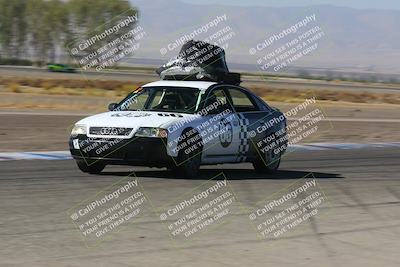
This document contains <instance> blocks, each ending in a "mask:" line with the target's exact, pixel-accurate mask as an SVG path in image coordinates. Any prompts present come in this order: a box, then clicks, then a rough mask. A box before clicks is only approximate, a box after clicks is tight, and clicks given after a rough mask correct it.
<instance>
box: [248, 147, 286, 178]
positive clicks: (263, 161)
mask: <svg viewBox="0 0 400 267" xmlns="http://www.w3.org/2000/svg"><path fill="white" fill-rule="evenodd" d="M260 155H261V156H262V157H263V158H261V157H260ZM281 155H282V154H281V153H279V154H275V153H274V150H273V149H269V150H268V151H266V152H264V153H260V154H259V155H257V159H256V160H255V161H254V162H253V167H254V169H255V170H256V171H257V172H263V173H274V172H276V171H277V170H278V169H279V165H280V164H281Z"/></svg>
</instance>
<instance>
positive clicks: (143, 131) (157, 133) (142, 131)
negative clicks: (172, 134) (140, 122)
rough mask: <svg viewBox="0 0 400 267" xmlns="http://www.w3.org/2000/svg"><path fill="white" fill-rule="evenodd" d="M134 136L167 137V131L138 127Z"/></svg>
mask: <svg viewBox="0 0 400 267" xmlns="http://www.w3.org/2000/svg"><path fill="white" fill-rule="evenodd" d="M135 135H136V136H141V137H162V138H164V137H167V136H168V131H167V130H166V129H162V128H154V127H140V128H139V129H138V130H137V131H136V133H135Z"/></svg>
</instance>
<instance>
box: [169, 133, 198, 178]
mask: <svg viewBox="0 0 400 267" xmlns="http://www.w3.org/2000/svg"><path fill="white" fill-rule="evenodd" d="M198 144H201V140H200V141H199V143H198ZM202 151H203V147H202V146H201V145H198V147H197V149H195V150H193V151H191V152H190V153H185V149H181V150H180V151H179V154H178V158H177V161H176V164H177V166H174V167H173V168H172V170H173V172H174V173H175V174H176V175H177V176H178V177H181V178H190V179H196V178H197V176H198V174H199V170H200V165H201V154H202Z"/></svg>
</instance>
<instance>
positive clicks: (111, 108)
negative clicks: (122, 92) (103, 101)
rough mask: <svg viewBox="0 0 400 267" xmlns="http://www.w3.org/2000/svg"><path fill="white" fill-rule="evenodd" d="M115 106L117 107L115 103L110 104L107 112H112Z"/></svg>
mask: <svg viewBox="0 0 400 267" xmlns="http://www.w3.org/2000/svg"><path fill="white" fill-rule="evenodd" d="M117 106H118V104H117V103H110V104H109V105H108V110H109V111H113V110H114V109H115V108H116V107H117Z"/></svg>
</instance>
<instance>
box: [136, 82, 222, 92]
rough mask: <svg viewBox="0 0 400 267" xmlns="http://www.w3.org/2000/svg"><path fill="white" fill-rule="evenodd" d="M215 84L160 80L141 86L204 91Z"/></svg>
mask: <svg viewBox="0 0 400 267" xmlns="http://www.w3.org/2000/svg"><path fill="white" fill-rule="evenodd" d="M214 84H217V83H215V82H204V81H171V80H167V81H166V80H162V81H156V82H151V83H148V84H145V85H143V87H153V86H173V87H192V88H199V89H200V90H206V89H207V88H209V87H210V86H211V85H214Z"/></svg>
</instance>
